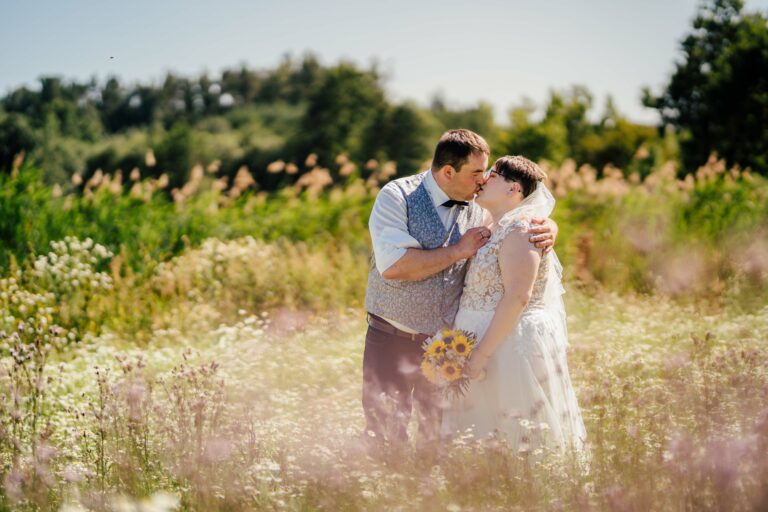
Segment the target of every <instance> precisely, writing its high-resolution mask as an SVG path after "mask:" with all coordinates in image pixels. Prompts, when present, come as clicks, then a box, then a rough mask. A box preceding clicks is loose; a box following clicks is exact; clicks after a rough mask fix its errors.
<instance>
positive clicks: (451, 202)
mask: <svg viewBox="0 0 768 512" xmlns="http://www.w3.org/2000/svg"><path fill="white" fill-rule="evenodd" d="M468 204H469V203H468V202H467V201H456V200H454V199H449V200H447V201H446V202H444V203H443V204H441V205H440V206H445V207H446V208H450V207H451V206H456V205H458V206H467V205H468Z"/></svg>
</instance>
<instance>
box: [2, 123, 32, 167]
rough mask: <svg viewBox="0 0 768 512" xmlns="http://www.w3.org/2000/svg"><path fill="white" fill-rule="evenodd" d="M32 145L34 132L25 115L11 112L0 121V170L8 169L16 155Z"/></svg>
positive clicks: (24, 151) (27, 150)
mask: <svg viewBox="0 0 768 512" xmlns="http://www.w3.org/2000/svg"><path fill="white" fill-rule="evenodd" d="M34 147H35V133H34V131H33V130H32V128H31V127H30V126H29V122H28V121H27V119H26V117H25V116H23V115H21V114H15V113H12V114H8V115H7V116H6V117H5V118H4V119H3V120H2V121H0V171H8V170H10V169H11V166H12V165H13V159H14V158H16V155H18V154H20V153H28V152H29V151H30V150H31V149H32V148H34Z"/></svg>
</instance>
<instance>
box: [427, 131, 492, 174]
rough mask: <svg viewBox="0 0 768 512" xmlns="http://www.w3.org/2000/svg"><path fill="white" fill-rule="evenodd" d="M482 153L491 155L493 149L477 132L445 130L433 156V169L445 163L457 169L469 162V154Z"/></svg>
mask: <svg viewBox="0 0 768 512" xmlns="http://www.w3.org/2000/svg"><path fill="white" fill-rule="evenodd" d="M472 153H480V154H483V155H486V156H488V155H490V154H491V149H490V148H489V147H488V143H487V142H485V139H484V138H482V137H481V136H479V135H478V134H476V133H475V132H472V131H469V130H464V129H463V128H462V129H458V130H449V131H447V132H445V133H444V134H443V135H442V136H441V137H440V140H439V141H438V143H437V146H436V147H435V156H434V157H432V170H433V171H436V170H438V169H440V168H441V167H443V166H444V165H450V166H451V167H453V168H454V169H456V170H457V171H459V170H461V166H462V165H464V164H465V163H467V160H469V155H471V154H472Z"/></svg>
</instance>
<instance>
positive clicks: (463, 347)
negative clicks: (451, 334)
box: [451, 334, 472, 357]
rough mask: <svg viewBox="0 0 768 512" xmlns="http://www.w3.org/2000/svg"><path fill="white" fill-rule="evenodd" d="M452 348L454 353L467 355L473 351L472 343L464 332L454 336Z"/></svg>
mask: <svg viewBox="0 0 768 512" xmlns="http://www.w3.org/2000/svg"><path fill="white" fill-rule="evenodd" d="M451 349H452V350H453V352H454V353H456V354H458V355H460V356H462V357H467V356H468V355H469V354H470V353H471V352H472V345H470V344H469V340H468V339H467V337H466V336H464V335H463V334H459V335H458V336H456V338H454V340H453V344H452V345H451Z"/></svg>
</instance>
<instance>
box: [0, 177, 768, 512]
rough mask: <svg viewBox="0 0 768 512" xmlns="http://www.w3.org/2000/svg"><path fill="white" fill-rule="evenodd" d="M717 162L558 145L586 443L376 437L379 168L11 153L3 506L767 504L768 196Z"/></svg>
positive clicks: (4, 291) (4, 282) (1, 296)
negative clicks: (87, 181)
mask: <svg viewBox="0 0 768 512" xmlns="http://www.w3.org/2000/svg"><path fill="white" fill-rule="evenodd" d="M717 165H718V164H717V163H716V162H713V163H712V165H711V166H710V167H707V168H703V170H700V173H699V175H698V176H697V178H695V180H692V181H691V180H675V179H674V178H673V177H671V176H669V172H668V170H665V169H660V170H659V171H657V172H656V173H652V174H651V175H650V176H649V177H648V178H646V179H645V180H644V181H642V182H635V181H633V178H631V177H630V178H627V179H624V178H623V177H620V176H618V175H616V174H615V173H614V174H611V173H610V172H609V173H608V174H607V175H606V176H605V177H604V178H603V179H601V180H596V179H595V176H594V174H593V172H592V171H590V170H589V169H579V170H574V169H569V168H568V167H564V168H563V169H559V170H550V178H551V184H552V185H553V188H554V189H555V190H556V191H557V195H558V197H559V198H560V202H559V206H558V208H560V210H559V213H558V218H557V220H558V222H559V224H560V226H561V236H560V238H559V239H558V252H559V253H560V254H561V256H562V258H563V261H564V264H565V266H566V269H567V275H568V282H567V288H568V293H567V306H568V313H569V329H570V341H571V351H570V355H569V365H570V371H571V375H572V378H573V381H574V385H575V387H576V391H577V395H578V398H579V402H580V405H581V407H582V410H583V413H584V419H585V423H586V427H587V433H588V442H589V452H588V453H589V461H588V462H587V463H585V462H584V461H577V460H574V459H573V458H571V457H569V456H567V455H566V456H562V455H557V454H551V453H543V452H542V453H538V452H534V453H528V452H510V451H509V450H506V449H505V448H504V447H503V446H502V445H500V444H499V443H494V442H491V443H482V444H481V443H476V442H474V441H473V440H471V439H469V438H467V437H463V438H461V437H460V438H458V439H456V440H454V441H453V442H452V443H451V444H448V445H446V446H444V447H443V448H442V449H441V452H440V455H439V457H438V458H436V459H430V458H425V457H423V456H422V454H419V453H413V452H410V451H405V452H402V453H392V454H390V455H389V456H385V457H380V456H376V457H373V456H370V455H369V454H368V453H367V452H366V451H365V449H364V443H363V442H362V439H361V437H360V434H361V429H362V426H363V423H362V422H363V418H362V410H361V405H360V390H361V358H362V348H363V336H364V332H365V325H364V321H363V316H364V312H363V311H362V309H361V299H362V293H363V290H364V286H365V275H366V271H367V259H368V256H367V253H368V247H367V240H366V236H365V229H364V226H365V215H367V209H368V208H370V204H371V201H372V197H373V195H374V194H375V189H376V183H369V184H367V185H365V184H361V183H360V182H358V181H354V180H353V181H351V182H350V183H348V184H347V185H345V186H339V187H337V188H334V189H333V190H331V191H330V192H322V191H321V190H316V191H314V192H312V193H311V194H310V193H308V192H307V191H303V192H302V191H300V190H293V191H283V192H280V193H278V194H277V195H276V196H275V197H264V196H257V195H251V196H248V194H245V195H244V196H243V198H242V200H241V199H237V200H236V201H235V200H232V199H231V197H230V195H226V196H218V195H216V192H215V191H214V190H202V191H199V192H197V193H195V194H192V195H190V197H189V198H188V199H186V200H185V201H182V202H177V203H175V204H174V203H170V202H167V200H165V199H163V198H162V197H156V198H154V199H153V198H149V199H146V198H144V199H139V198H136V197H131V196H130V195H129V194H122V192H120V191H116V192H111V191H110V190H108V189H102V190H96V191H95V192H94V193H93V194H92V195H91V197H90V198H88V197H85V196H83V197H80V196H59V195H57V194H52V192H53V191H51V190H50V189H46V188H45V187H44V186H43V185H41V184H40V183H38V182H36V181H35V180H34V179H33V178H29V177H28V176H26V175H24V174H23V173H22V175H21V176H19V175H17V176H16V177H13V178H10V179H9V178H3V179H5V180H6V181H5V182H3V183H4V187H3V193H4V194H5V195H4V196H3V198H4V201H3V202H2V206H3V207H4V208H5V210H4V214H5V215H4V216H3V217H2V219H0V228H1V229H2V230H3V233H4V234H10V235H9V236H11V238H10V239H12V240H14V241H15V245H13V246H9V247H6V248H5V250H4V252H3V262H4V265H5V266H4V267H3V273H2V275H0V322H1V324H0V353H1V354H2V359H0V463H1V465H0V477H2V484H3V485H2V493H1V495H0V510H58V509H64V510H171V509H178V508H181V509H184V510H251V509H266V510H278V509H279V510H326V509H327V510H563V511H568V510H627V511H632V510H745V511H746V510H763V509H765V508H766V507H768V484H766V482H768V462H766V458H765V456H764V455H765V453H766V452H768V400H766V396H768V301H767V300H766V287H765V283H766V282H767V280H766V276H768V259H767V258H766V257H765V251H764V250H763V249H764V248H766V247H768V242H767V241H766V240H768V239H767V238H766V236H765V231H764V225H765V222H764V221H765V219H766V212H768V206H767V205H768V200H767V199H768V197H767V196H766V193H765V187H764V180H762V179H761V178H759V177H751V176H749V175H748V174H747V173H743V174H742V173H739V172H736V173H733V172H726V171H725V170H723V169H719V168H718V167H717ZM665 173H666V174H665ZM30 176H31V175H30ZM25 180H27V181H25ZM142 186H144V185H142ZM200 186H201V187H202V188H205V187H203V185H200ZM321 188H322V187H321ZM14 191H15V192H14ZM121 194H122V195H121ZM68 198H69V199H68ZM238 201H239V202H238ZM65 205H68V206H67V208H66V209H62V208H64V206H65ZM214 207H215V208H214ZM249 216H250V217H249ZM253 216H256V217H255V218H257V219H258V222H257V221H255V220H254V217H253ZM14 219H15V220H14ZM142 219H145V220H146V222H142ZM110 226H113V228H111V227H110ZM322 226H328V229H327V230H323V229H322V228H321V227H322ZM190 227H193V228H194V229H191V228H190ZM281 233H282V235H281ZM89 236H92V237H93V240H91V239H89V238H88V237H89ZM185 237H186V238H185ZM51 241H54V243H53V244H51V243H50V242H51ZM102 243H103V244H104V245H100V244H102ZM25 247H26V249H25Z"/></svg>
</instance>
